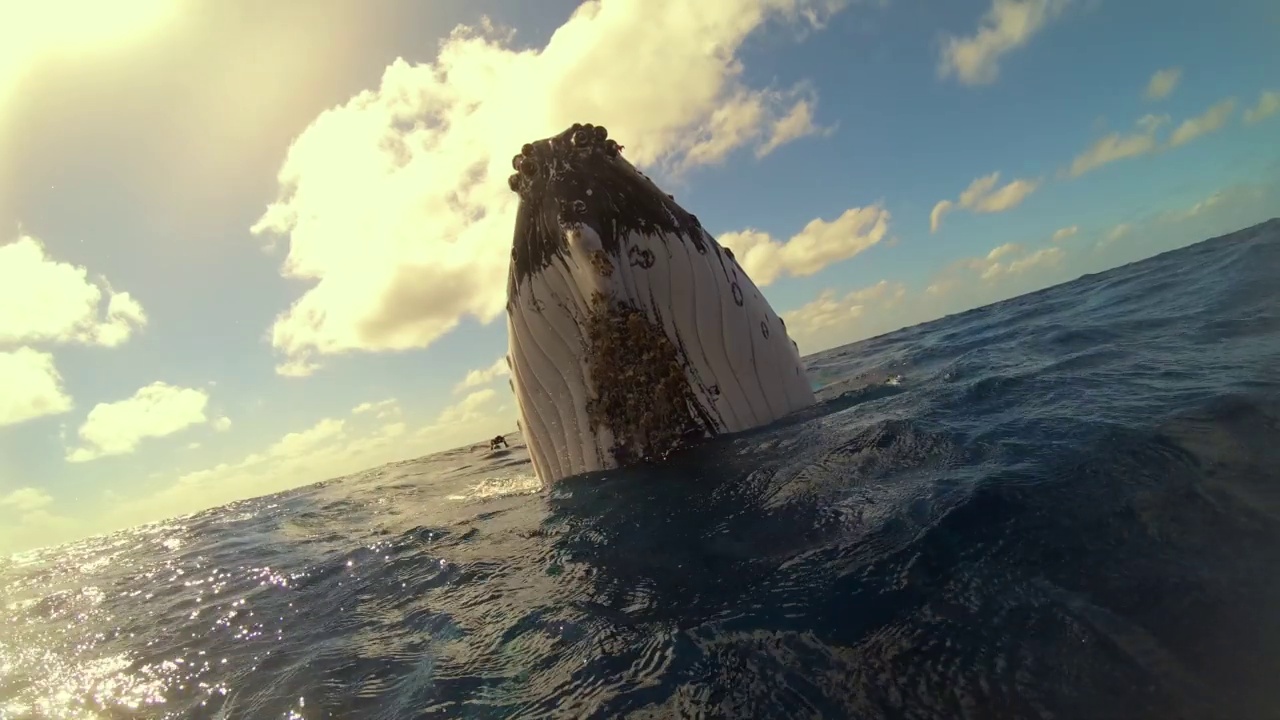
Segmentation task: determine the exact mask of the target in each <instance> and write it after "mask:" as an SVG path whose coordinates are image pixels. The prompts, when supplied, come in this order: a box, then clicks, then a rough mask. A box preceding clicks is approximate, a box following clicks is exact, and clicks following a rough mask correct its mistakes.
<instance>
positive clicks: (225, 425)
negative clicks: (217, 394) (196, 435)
mask: <svg viewBox="0 0 1280 720" xmlns="http://www.w3.org/2000/svg"><path fill="white" fill-rule="evenodd" d="M210 424H211V425H212V426H213V429H214V430H217V431H218V432H226V431H228V430H230V429H231V418H229V417H226V416H225V415H224V416H222V417H220V418H216V419H215V420H214V421H213V422H211V423H210Z"/></svg>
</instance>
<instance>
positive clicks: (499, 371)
mask: <svg viewBox="0 0 1280 720" xmlns="http://www.w3.org/2000/svg"><path fill="white" fill-rule="evenodd" d="M510 374H511V369H510V368H508V367H507V358H506V356H503V357H500V358H498V359H497V360H494V361H493V364H492V365H490V366H489V367H487V368H483V369H480V370H469V371H467V376H466V377H464V378H463V379H462V382H460V383H458V384H457V385H455V386H454V388H453V391H454V392H455V393H460V392H463V391H465V390H470V389H471V388H476V387H484V386H485V385H488V384H489V383H491V382H493V381H495V380H497V379H498V378H500V377H505V376H507V375H510Z"/></svg>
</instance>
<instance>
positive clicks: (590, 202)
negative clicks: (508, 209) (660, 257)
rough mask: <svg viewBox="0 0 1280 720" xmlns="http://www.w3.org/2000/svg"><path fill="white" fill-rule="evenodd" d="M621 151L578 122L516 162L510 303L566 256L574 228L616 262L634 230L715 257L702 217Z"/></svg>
mask: <svg viewBox="0 0 1280 720" xmlns="http://www.w3.org/2000/svg"><path fill="white" fill-rule="evenodd" d="M621 151H622V146H620V145H618V143H617V142H615V141H613V140H612V139H610V138H609V137H608V132H607V131H606V130H605V128H604V127H602V126H599V125H592V124H590V123H587V124H581V123H574V124H573V125H572V126H570V127H569V128H568V129H567V130H565V131H564V132H562V133H560V134H559V135H555V136H553V137H549V138H544V139H542V140H537V141H535V142H531V143H527V144H525V146H524V147H523V148H521V151H520V154H519V155H516V156H515V157H513V158H512V159H511V165H512V167H513V168H515V170H516V172H515V173H514V174H513V175H511V177H510V178H508V184H509V186H510V187H511V189H512V190H513V191H515V192H516V194H518V195H519V196H520V206H519V209H518V210H517V211H516V225H515V237H514V238H513V242H512V245H511V262H512V266H511V273H510V278H509V283H510V285H509V287H508V288H507V294H508V296H510V295H512V294H514V292H515V289H516V287H518V286H519V284H520V283H521V282H523V281H524V280H525V278H527V277H528V276H529V275H531V274H533V273H536V272H541V271H542V270H544V269H546V268H547V266H548V265H550V264H551V260H552V258H554V257H555V256H556V255H558V254H563V253H565V252H567V250H568V248H567V245H566V243H565V232H564V230H563V228H564V227H566V226H569V225H573V224H583V225H588V226H590V227H591V229H593V230H595V232H596V234H597V235H599V236H600V240H601V244H602V245H603V246H604V249H605V251H606V252H608V253H609V254H610V255H613V256H620V253H621V248H622V238H623V237H625V236H626V234H627V233H628V232H630V231H632V230H646V231H648V230H654V229H657V230H662V231H665V232H668V233H672V234H675V235H678V236H680V237H681V238H683V239H685V240H686V241H688V242H689V243H691V244H692V245H693V246H694V247H695V248H697V250H698V252H700V253H703V254H705V253H707V252H708V251H710V250H711V246H710V245H708V244H707V243H706V242H705V241H704V239H703V234H702V225H701V224H700V223H699V222H698V218H697V216H695V215H693V214H692V213H689V212H687V211H685V209H684V208H682V207H680V206H679V205H678V204H677V203H676V201H675V200H674V199H673V198H672V197H671V196H670V195H667V194H666V193H664V192H662V190H661V188H659V187H658V186H657V185H655V184H654V183H653V181H652V180H650V179H649V178H648V177H647V176H645V175H644V173H642V172H640V171H639V170H637V169H636V168H635V166H634V165H632V164H631V163H630V162H628V161H627V160H626V159H625V158H623V157H622V152H621ZM717 249H718V248H717Z"/></svg>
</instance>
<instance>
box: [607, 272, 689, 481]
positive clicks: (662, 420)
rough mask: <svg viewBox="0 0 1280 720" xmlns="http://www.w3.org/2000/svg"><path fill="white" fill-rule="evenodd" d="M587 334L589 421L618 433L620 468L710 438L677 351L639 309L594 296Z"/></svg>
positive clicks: (616, 444) (616, 449) (615, 452)
mask: <svg viewBox="0 0 1280 720" xmlns="http://www.w3.org/2000/svg"><path fill="white" fill-rule="evenodd" d="M586 330H587V341H588V343H589V344H590V351H589V354H588V363H589V371H590V373H591V378H592V380H593V381H594V385H595V394H594V396H593V397H592V398H591V399H590V400H589V401H588V402H587V416H588V418H589V419H590V421H591V423H592V426H593V427H596V428H599V427H602V426H603V427H608V428H610V429H611V430H612V431H613V435H614V438H615V442H614V447H613V448H612V450H613V456H614V458H615V459H616V460H617V461H618V463H619V464H620V465H626V464H628V463H630V462H634V461H637V460H646V459H650V458H654V457H663V456H665V455H666V454H667V453H669V452H670V451H672V450H674V449H676V448H678V447H680V446H681V445H683V444H685V443H686V442H687V441H688V440H689V439H691V438H693V437H703V436H705V434H706V432H705V429H704V428H703V427H702V426H701V425H700V424H699V423H698V421H697V419H696V417H697V416H696V414H695V411H694V408H695V407H696V403H697V400H696V399H695V398H694V395H693V391H692V390H691V389H690V388H689V383H688V380H687V379H686V377H685V372H684V368H683V367H682V365H681V363H680V360H679V356H678V355H677V353H676V347H675V345H673V344H672V342H671V340H670V339H669V338H668V337H667V334H666V333H665V332H663V330H662V328H661V327H659V326H657V325H656V324H654V323H653V322H652V321H651V320H650V319H649V318H648V317H647V316H646V315H645V314H644V313H643V312H642V311H640V310H639V309H637V308H636V307H635V306H633V305H631V304H629V303H621V302H615V301H611V300H610V299H609V298H608V297H606V296H605V295H603V294H601V293H595V294H594V295H593V297H592V299H591V315H590V317H589V319H588V321H587V328H586Z"/></svg>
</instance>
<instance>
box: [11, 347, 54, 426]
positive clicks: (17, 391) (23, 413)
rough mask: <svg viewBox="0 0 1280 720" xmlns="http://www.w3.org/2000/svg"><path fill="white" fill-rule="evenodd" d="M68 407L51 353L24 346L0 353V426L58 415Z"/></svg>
mask: <svg viewBox="0 0 1280 720" xmlns="http://www.w3.org/2000/svg"><path fill="white" fill-rule="evenodd" d="M71 407H72V402H71V396H70V395H68V394H67V392H66V390H64V389H63V386H62V376H61V375H60V374H59V373H58V369H57V367H55V366H54V364H53V355H51V354H49V353H47V352H40V351H38V350H33V349H32V348H28V347H21V348H18V349H17V350H10V351H7V352H0V427H4V426H6V425H16V424H17V423H20V422H24V421H27V420H34V419H35V418H40V417H45V416H48V415H60V414H62V413H64V412H67V411H68V410H70V409H71Z"/></svg>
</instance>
